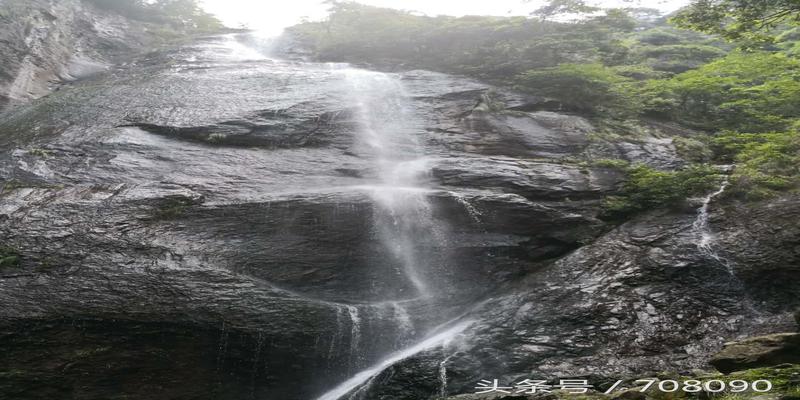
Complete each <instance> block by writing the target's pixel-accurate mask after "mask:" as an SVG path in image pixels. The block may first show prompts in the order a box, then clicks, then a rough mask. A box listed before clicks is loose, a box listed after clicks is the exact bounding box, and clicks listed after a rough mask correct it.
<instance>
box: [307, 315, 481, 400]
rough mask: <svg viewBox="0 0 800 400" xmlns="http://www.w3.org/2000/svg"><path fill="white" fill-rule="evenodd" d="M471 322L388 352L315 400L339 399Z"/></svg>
mask: <svg viewBox="0 0 800 400" xmlns="http://www.w3.org/2000/svg"><path fill="white" fill-rule="evenodd" d="M472 323H473V321H470V320H468V321H462V322H459V323H457V324H455V325H453V326H451V327H450V328H448V329H446V330H443V331H440V332H438V333H434V334H432V335H430V336H428V337H427V338H426V339H424V340H422V341H421V342H419V343H417V344H415V345H413V346H411V347H408V348H405V349H403V350H400V351H397V352H394V353H392V354H389V355H388V356H387V357H386V358H384V359H383V360H382V361H379V362H378V363H376V364H375V365H372V366H371V367H369V368H367V369H365V370H363V371H361V372H358V373H357V374H355V375H354V376H353V377H352V378H350V379H348V380H346V381H344V382H342V383H341V384H339V386H336V387H335V388H333V389H331V390H330V391H328V392H326V393H324V394H323V395H322V396H320V397H318V398H317V400H339V399H340V398H342V397H343V396H345V395H347V394H349V393H351V392H352V391H354V390H356V389H359V388H360V387H362V386H363V385H364V384H366V383H367V382H369V381H370V380H371V379H372V378H373V377H375V376H376V375H378V374H380V373H381V372H383V371H384V370H385V369H386V368H389V367H391V366H392V365H394V364H395V363H398V362H400V361H403V360H405V359H407V358H409V357H412V356H414V355H416V354H419V353H421V352H423V351H425V350H429V349H432V348H434V347H437V346H440V345H442V344H443V343H446V342H448V341H451V340H453V339H454V338H455V337H457V336H458V335H459V334H461V332H463V331H464V330H465V329H467V328H468V327H469V326H470V325H472ZM359 390H360V389H359Z"/></svg>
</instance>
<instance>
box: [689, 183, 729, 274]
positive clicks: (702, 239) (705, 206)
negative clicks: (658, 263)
mask: <svg viewBox="0 0 800 400" xmlns="http://www.w3.org/2000/svg"><path fill="white" fill-rule="evenodd" d="M728 184H729V182H728V179H727V178H726V179H725V180H724V181H723V182H722V185H720V187H719V189H718V190H717V191H715V192H713V193H711V194H709V195H708V196H706V197H704V198H703V202H702V205H701V206H700V208H699V209H698V210H697V218H695V220H694V223H693V224H692V229H693V231H694V233H695V235H696V236H697V250H698V251H699V252H700V253H701V254H703V255H705V256H707V257H709V258H711V259H713V260H715V261H717V262H718V263H720V264H721V265H723V266H725V268H726V269H727V270H728V272H729V273H731V274H733V273H734V271H733V266H732V265H731V263H730V261H728V260H727V259H725V258H724V257H722V256H721V255H719V253H717V251H716V250H715V249H714V242H715V241H716V236H715V235H714V233H713V232H712V231H711V227H710V226H709V224H708V218H709V207H710V205H711V202H712V201H713V200H714V199H715V198H716V197H717V196H719V195H721V194H722V193H724V192H725V189H727V188H728Z"/></svg>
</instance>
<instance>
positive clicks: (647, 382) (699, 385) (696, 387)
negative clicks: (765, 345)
mask: <svg viewBox="0 0 800 400" xmlns="http://www.w3.org/2000/svg"><path fill="white" fill-rule="evenodd" d="M635 383H636V384H637V385H641V384H644V386H642V388H641V389H640V391H641V392H646V391H648V390H650V389H654V390H658V391H661V392H667V393H671V392H677V391H684V392H687V393H698V392H709V393H720V392H724V391H729V392H731V393H741V392H746V391H748V390H751V391H753V392H758V393H764V392H769V391H770V390H772V382H770V381H768V380H766V379H759V380H756V381H753V382H748V381H744V380H739V379H737V380H732V381H728V382H726V381H723V380H720V379H711V380H707V381H699V380H695V379H690V380H685V381H680V382H679V381H676V380H663V381H662V380H658V379H639V380H637V381H636V382H635Z"/></svg>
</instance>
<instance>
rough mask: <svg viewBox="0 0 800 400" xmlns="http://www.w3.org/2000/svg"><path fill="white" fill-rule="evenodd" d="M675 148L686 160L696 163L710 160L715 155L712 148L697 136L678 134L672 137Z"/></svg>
mask: <svg viewBox="0 0 800 400" xmlns="http://www.w3.org/2000/svg"><path fill="white" fill-rule="evenodd" d="M672 143H673V144H674V145H675V150H676V151H677V152H678V155H680V156H681V158H683V159H684V160H687V161H691V162H694V163H704V162H709V161H711V159H712V158H713V157H714V152H713V151H712V150H711V148H710V147H709V146H708V145H707V144H706V143H703V142H702V141H700V140H698V139H695V138H688V137H682V136H677V137H675V138H673V139H672Z"/></svg>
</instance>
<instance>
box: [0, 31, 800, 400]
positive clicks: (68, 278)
mask: <svg viewBox="0 0 800 400" xmlns="http://www.w3.org/2000/svg"><path fill="white" fill-rule="evenodd" d="M350 72H352V71H350ZM348 73H349V72H348V70H347V69H346V68H343V67H342V66H337V65H328V64H314V63H298V62H290V61H281V60H275V59H269V58H266V57H264V56H263V55H262V54H259V53H258V52H256V51H255V50H253V49H248V48H246V47H243V45H242V43H241V42H240V41H239V40H238V39H237V38H236V37H235V36H222V37H211V38H206V39H203V40H199V41H196V42H194V43H191V44H188V45H185V46H183V47H180V48H176V49H170V50H163V51H159V52H154V53H151V54H148V55H147V56H146V57H143V58H138V59H136V60H135V61H134V62H133V63H131V64H129V65H127V66H125V67H124V68H117V69H114V70H112V71H110V72H109V73H108V74H106V75H103V76H99V77H95V78H93V79H91V80H88V81H82V82H78V83H76V84H74V85H71V86H70V87H65V88H63V89H62V90H59V91H57V92H55V93H53V94H52V95H50V96H47V97H45V98H42V99H39V100H37V101H34V102H33V103H31V104H30V105H27V106H24V107H19V108H16V109H14V110H11V111H9V112H7V113H6V114H3V115H0V131H2V132H3V133H4V134H3V135H2V136H0V149H2V154H0V177H2V179H3V188H2V193H0V218H2V222H3V224H1V225H0V245H1V246H2V248H0V253H2V254H0V255H4V254H5V253H9V254H11V251H12V250H13V254H14V255H15V257H17V256H18V259H17V260H16V261H15V262H13V263H12V262H8V263H5V264H2V265H0V304H2V305H3V307H0V334H1V335H3V336H2V337H3V338H4V340H2V341H0V354H3V356H1V357H4V358H2V361H3V363H0V365H3V367H0V368H6V370H5V371H0V397H9V398H31V399H37V398H45V397H47V396H50V397H51V398H52V397H64V396H67V394H69V393H77V392H75V390H78V389H79V388H89V389H80V390H86V392H83V393H82V394H81V395H80V396H79V395H77V394H76V395H75V396H76V398H107V397H109V396H111V395H114V396H116V395H120V394H125V395H127V396H128V397H129V398H147V399H162V398H163V399H168V398H209V399H211V398H214V399H228V398H230V399H245V398H272V397H271V396H274V398H280V399H285V400H292V399H309V398H313V397H314V396H315V395H318V394H320V393H323V392H324V391H325V390H326V389H328V388H330V387H332V386H334V385H335V384H336V383H338V382H341V381H343V380H345V379H347V378H348V377H350V376H352V375H354V374H355V373H357V372H358V371H360V370H362V369H363V368H365V367H368V366H369V365H371V364H373V363H375V362H377V361H378V360H380V359H382V358H383V357H384V356H386V354H387V353H388V352H391V351H395V350H400V349H403V348H406V347H408V346H409V345H411V344H413V343H415V342H417V341H419V340H420V339H421V338H424V337H426V335H428V333H429V332H431V330H432V329H434V328H435V327H436V326H439V325H440V324H441V323H443V322H445V321H448V320H451V319H453V318H455V317H459V316H463V317H464V318H471V319H474V321H475V322H474V323H473V324H472V325H471V326H470V328H469V329H468V330H467V333H466V335H465V336H464V337H463V338H462V339H464V340H458V341H456V342H454V343H451V344H448V345H447V346H442V347H436V346H434V347H433V348H430V349H428V350H426V351H424V352H422V353H420V355H418V356H414V357H411V358H409V359H408V360H406V361H404V362H401V363H399V364H397V365H395V366H393V367H391V368H389V369H387V370H386V371H385V373H384V374H381V375H379V376H378V377H376V380H375V381H374V382H378V383H379V384H374V386H373V387H370V388H368V390H369V393H370V394H371V395H372V396H374V397H375V398H378V396H382V397H381V398H386V399H392V398H398V399H400V398H408V397H407V393H408V390H409V388H410V387H413V388H415V389H414V390H415V391H416V392H415V394H414V396H417V397H416V398H429V397H432V396H435V395H438V394H440V393H441V391H442V388H443V387H444V390H445V393H448V394H455V393H464V392H465V391H470V390H471V389H472V387H473V386H474V384H475V382H476V381H478V380H479V379H483V378H487V377H489V376H492V375H495V376H496V377H497V378H500V377H517V376H522V375H523V374H525V373H530V372H531V371H532V370H533V371H538V372H540V373H542V374H547V375H548V378H549V377H553V376H556V375H557V376H607V375H612V374H622V373H624V374H634V373H640V372H643V371H650V370H657V369H671V368H691V367H695V366H701V365H704V363H705V361H706V359H707V356H708V355H709V354H710V352H712V351H714V349H716V348H717V347H718V346H719V345H721V343H722V341H724V340H725V339H727V338H730V337H733V336H735V335H738V334H741V333H742V332H750V331H752V332H763V333H768V331H770V329H771V328H772V327H774V326H778V325H780V324H782V323H784V322H785V319H786V318H785V315H784V314H781V313H783V312H784V311H785V310H784V309H781V308H780V307H774V308H772V309H770V311H769V312H765V313H761V314H759V313H755V312H754V311H753V310H751V309H749V308H747V307H745V306H744V305H743V304H742V303H741V299H742V298H746V297H747V296H748V293H749V288H750V286H749V285H753V284H754V283H753V282H755V281H753V280H748V279H741V280H740V279H738V278H737V277H733V276H731V275H730V274H729V273H728V271H727V270H726V269H725V268H724V267H723V266H720V265H719V264H717V263H715V261H714V260H709V259H707V257H706V256H703V255H702V254H701V253H699V252H697V251H696V248H695V244H694V243H695V242H694V241H695V239H696V237H695V234H694V233H693V232H691V226H692V221H693V219H694V214H693V210H689V211H686V212H680V211H673V212H670V213H654V214H651V215H646V216H643V217H641V218H639V219H637V220H635V221H631V222H629V223H627V224H625V225H623V226H621V227H618V228H616V229H614V227H613V226H609V225H608V224H607V223H605V222H603V221H601V220H599V219H598V218H597V216H598V215H599V214H600V211H601V209H602V203H603V199H604V197H605V196H606V195H608V194H611V193H614V192H615V191H616V190H617V188H618V186H619V184H620V182H621V180H622V179H623V177H622V176H621V174H620V173H619V171H617V170H614V169H609V168H599V167H589V166H587V165H591V164H589V163H586V164H577V163H574V162H573V163H570V160H573V159H591V158H592V157H593V154H596V152H597V151H600V150H602V151H603V152H604V153H602V154H605V155H611V156H613V157H618V158H626V157H627V159H632V160H633V159H636V160H643V161H645V162H650V163H652V164H653V165H660V166H661V167H665V168H666V167H669V165H671V164H670V162H671V161H670V160H672V158H673V156H674V153H672V152H671V150H669V146H668V143H667V142H668V141H667V140H665V139H664V138H661V137H647V136H646V137H644V138H639V139H637V140H636V141H631V142H630V143H628V144H622V145H620V147H613V146H612V147H610V148H605V147H604V148H602V149H600V150H598V149H599V148H600V147H603V146H604V145H605V144H602V143H601V145H602V146H601V145H598V143H596V142H595V141H594V139H593V135H592V132H594V130H595V128H594V127H593V125H592V124H591V123H590V122H589V121H588V120H586V119H585V118H582V117H580V116H576V115H570V114H566V113H557V112H552V111H535V110H536V109H537V108H536V107H533V106H530V104H532V102H533V103H535V102H536V99H530V98H527V97H525V96H521V95H518V94H515V93H511V92H504V91H502V90H499V89H495V90H492V92H493V94H492V95H491V96H493V98H494V100H491V99H490V100H491V101H490V100H487V98H489V97H490V96H489V91H490V89H492V88H490V87H488V86H487V85H484V84H481V83H478V82H474V81H471V80H467V79H463V78H457V77H452V76H447V75H443V74H437V73H432V72H426V71H409V72H403V73H399V74H394V75H379V76H377V78H376V77H375V76H372V75H370V76H372V78H376V79H378V80H379V81H380V82H383V83H384V84H385V83H387V81H388V83H391V84H398V85H399V86H400V87H402V89H403V91H404V99H407V102H405V103H404V104H403V106H404V108H407V110H404V112H405V113H406V114H397V113H398V112H400V110H399V109H398V108H392V107H385V108H380V107H379V108H374V109H372V110H373V112H374V113H377V114H379V116H380V117H381V118H382V119H379V120H381V121H392V122H394V121H395V119H397V117H396V116H397V115H413V116H414V117H415V118H418V121H414V122H415V123H414V124H409V127H408V132H405V131H404V132H405V133H406V134H408V135H409V136H410V137H413V138H414V139H415V140H414V141H413V142H414V143H413V144H414V145H416V146H418V147H419V154H420V156H421V160H415V161H419V163H418V164H422V165H423V167H424V168H423V170H424V173H421V174H420V176H419V178H418V181H419V182H418V183H419V186H420V187H414V188H404V189H406V190H405V191H404V192H403V195H402V196H400V197H399V198H400V200H402V201H409V202H410V201H416V200H418V199H419V198H424V199H425V202H423V203H419V204H422V205H421V206H420V208H423V209H422V210H416V211H419V212H420V213H421V215H424V216H425V219H427V220H428V222H429V225H425V226H423V227H422V228H425V227H433V228H435V229H433V228H432V229H422V228H421V227H420V226H410V227H405V228H406V229H407V231H408V232H406V233H407V234H408V236H410V237H412V238H413V239H415V240H414V241H413V242H414V243H413V245H414V248H413V250H414V255H415V257H414V259H413V260H411V261H413V262H410V261H409V260H408V259H404V258H403V257H401V255H402V252H397V251H396V247H395V246H396V245H398V243H397V241H395V242H392V241H387V240H386V237H385V236H386V234H387V233H386V232H385V229H386V228H385V226H384V229H383V230H382V229H381V222H382V221H383V222H386V221H391V220H392V219H391V218H392V217H396V215H395V214H393V213H392V212H391V211H396V210H395V209H389V210H388V211H387V210H386V209H385V208H381V204H379V203H380V200H383V201H386V200H387V199H386V198H385V196H386V192H385V190H383V189H385V188H382V186H381V185H382V183H385V179H386V177H385V176H382V174H383V173H384V172H385V171H381V170H380V165H379V163H376V162H375V160H374V159H372V157H371V156H370V155H369V154H367V153H365V152H364V151H363V148H364V143H361V141H363V137H360V136H359V135H357V132H360V131H364V130H367V131H368V130H369V129H372V131H373V132H375V133H376V134H379V133H380V134H392V133H393V132H384V130H390V131H392V129H389V128H387V126H384V125H380V126H369V125H370V124H369V122H370V121H366V122H365V120H364V118H363V115H362V114H363V113H364V110H365V109H367V108H366V107H367V106H369V104H364V103H365V101H364V99H359V98H357V96H355V95H354V93H356V92H357V89H358V88H357V87H355V88H354V86H353V82H349V81H348V75H347V74H348ZM359 73H360V74H363V73H364V71H361V72H359ZM392 87H394V86H392ZM384 89H385V87H384ZM371 100H374V99H371ZM495 101H497V102H500V103H502V104H504V106H503V107H504V108H503V107H500V109H498V108H497V107H498V106H497V105H496V104H495ZM487 102H488V103H492V104H493V105H492V106H489V104H488V103H487ZM526 110H527V111H526ZM398 126H400V124H396V123H395V124H394V125H391V128H395V129H394V130H397V129H396V128H398ZM403 127H405V126H403ZM361 136H363V135H361ZM651 142H657V143H659V146H660V145H663V147H652V146H651V147H648V146H649V145H648V144H647V143H651ZM626 143H627V142H626ZM645 147H647V148H648V149H649V150H648V151H639V150H641V149H643V148H645ZM654 149H655V150H654ZM663 149H666V150H664V151H663V152H662V151H661V150H663ZM656 153H659V154H661V153H664V154H666V155H664V154H661V155H662V156H664V158H658V157H656V156H654V154H656ZM659 157H660V156H659ZM406 166H407V167H408V169H410V170H413V169H414V168H419V165H416V166H415V165H410V164H409V165H406ZM396 172H397V174H399V175H402V174H403V173H406V172H408V171H406V170H400V171H396ZM409 189H413V190H409ZM381 196H384V197H381ZM389 200H391V199H389ZM786 201H787V202H789V203H792V201H793V200H791V199H787V200H786ZM415 204H416V203H415ZM787 204H788V203H787ZM792 204H795V203H792ZM765 207H769V206H768V205H766V206H765ZM742 214H744V212H743V211H739V210H737V209H736V208H734V207H731V208H730V209H729V210H728V209H726V211H725V215H724V218H725V220H726V221H727V220H730V221H735V220H737V218H739V216H741V215H742ZM767 215H768V213H766V212H764V213H763V214H758V213H757V214H755V215H753V217H752V218H762V217H763V218H766V216H767ZM759 216H761V217H759ZM784 220H785V221H790V220H791V219H789V218H786V216H784ZM741 221H746V220H744V219H741ZM394 222H395V224H394V225H392V224H389V225H390V226H398V225H400V226H402V221H400V220H398V219H395V220H394ZM744 223H745V222H742V224H744ZM786 223H788V222H785V224H786ZM712 225H716V224H712ZM720 225H725V227H730V229H727V228H726V229H723V228H724V227H722V226H720V227H716V226H715V228H717V229H718V230H719V231H720V232H721V233H720V246H721V248H725V249H727V248H728V247H730V248H731V249H733V248H735V247H736V246H743V243H745V241H746V240H745V239H743V238H742V237H743V236H742V235H745V233H744V232H742V229H744V228H739V226H738V225H735V224H734V223H733V222H731V223H730V224H729V223H727V222H725V223H722V222H721V223H720ZM761 226H763V228H764V229H763V230H762V229H760V228H759V229H756V230H753V231H750V232H748V233H747V235H752V236H751V237H749V239H747V240H764V241H767V240H770V239H766V237H767V235H768V230H766V229H767V228H766V227H767V226H769V223H768V222H762V225H761ZM792 237H795V236H793V234H791V233H789V234H787V235H786V236H781V237H779V238H777V239H775V241H774V242H769V243H765V244H764V245H765V246H766V247H770V246H771V247H774V248H780V246H783V245H784V243H787V242H790V241H791V240H792ZM753 238H755V239H753ZM726 246H727V247H726ZM731 246H732V247H731ZM763 251H765V252H768V253H769V254H774V258H772V259H773V260H774V262H772V263H770V264H769V265H774V266H775V268H774V270H775V271H779V270H782V269H780V268H778V265H779V264H780V263H781V262H783V261H785V260H788V261H792V260H794V258H791V257H793V256H790V255H787V254H784V253H782V252H780V251H775V252H774V253H770V252H771V250H763ZM787 257H788V258H787ZM2 259H5V256H4V257H2ZM738 263H741V266H740V267H739V266H737V269H736V270H737V271H741V272H743V273H744V274H745V275H746V274H747V273H746V271H747V270H748V268H751V267H752V265H751V264H752V263H753V261H752V260H747V259H742V260H737V265H738ZM409 264H414V265H412V266H414V267H420V268H419V274H420V278H421V280H422V281H424V282H425V283H426V284H428V286H430V287H433V288H434V289H435V290H434V293H433V295H432V299H431V298H421V297H420V295H419V293H418V292H419V288H418V287H416V286H415V284H414V282H413V281H412V280H411V279H410V278H409V277H408V274H407V273H404V268H408V267H409ZM787 268H788V267H787ZM786 270H788V269H786ZM763 272H764V271H763V270H762V271H760V273H763ZM753 275H754V276H756V275H758V274H753ZM765 279H766V278H765ZM789 288H790V284H787V286H786V290H787V291H786V292H782V293H784V295H786V293H789V292H788V290H789ZM770 296H771V295H770V294H769V293H767V292H764V293H763V295H761V296H760V297H759V298H758V299H759V301H768V302H772V303H773V304H778V303H779V300H780V296H777V297H775V296H773V297H770ZM6 339H7V340H6ZM444 360H446V362H444V364H442V362H443V361H444ZM442 366H444V367H445V368H444V369H445V372H446V374H445V375H446V376H447V377H448V378H447V379H446V381H447V382H444V383H442V384H440V381H439V379H440V378H441V376H440V373H441V372H442V370H441V367H442ZM103 368H105V369H103ZM43 381H47V382H53V384H52V385H41V384H40V383H41V382H43ZM137 382H140V384H139V385H137ZM141 382H146V383H144V384H141ZM298 382H302V384H301V385H298V384H294V385H288V384H287V383H298ZM156 388H169V389H168V390H167V389H163V390H156ZM365 390H366V389H365ZM154 393H156V394H154ZM404 393H406V394H404Z"/></svg>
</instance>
